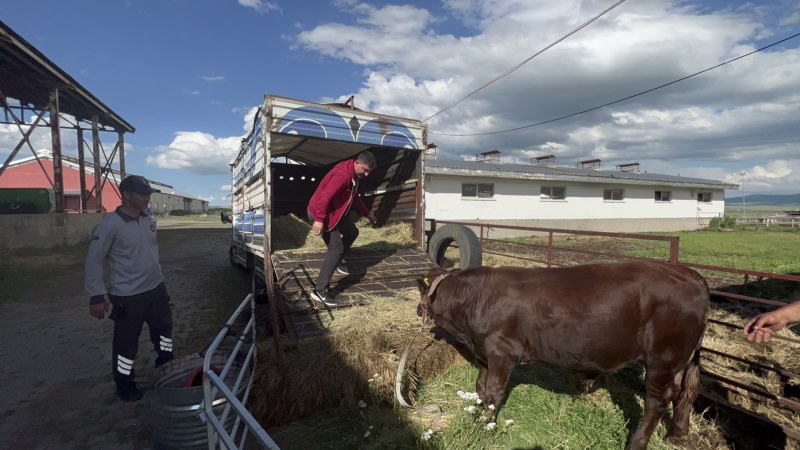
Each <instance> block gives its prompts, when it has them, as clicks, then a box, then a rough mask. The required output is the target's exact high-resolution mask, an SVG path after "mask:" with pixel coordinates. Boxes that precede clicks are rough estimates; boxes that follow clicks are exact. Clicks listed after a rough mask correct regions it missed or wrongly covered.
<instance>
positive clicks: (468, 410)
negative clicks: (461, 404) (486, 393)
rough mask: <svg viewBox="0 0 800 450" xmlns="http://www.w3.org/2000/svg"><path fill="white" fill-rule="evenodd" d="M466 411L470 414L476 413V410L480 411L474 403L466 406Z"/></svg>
mask: <svg viewBox="0 0 800 450" xmlns="http://www.w3.org/2000/svg"><path fill="white" fill-rule="evenodd" d="M464 411H466V412H468V413H470V414H475V413H476V412H478V408H476V407H475V406H474V405H469V406H467V407H466V408H464Z"/></svg>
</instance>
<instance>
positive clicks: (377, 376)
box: [372, 373, 381, 380]
mask: <svg viewBox="0 0 800 450" xmlns="http://www.w3.org/2000/svg"><path fill="white" fill-rule="evenodd" d="M380 377H381V376H380V375H378V374H377V373H376V374H375V375H373V376H372V378H374V379H376V380H377V379H378V378H380Z"/></svg>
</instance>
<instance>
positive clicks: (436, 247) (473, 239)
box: [428, 223, 483, 269]
mask: <svg viewBox="0 0 800 450" xmlns="http://www.w3.org/2000/svg"><path fill="white" fill-rule="evenodd" d="M453 242H455V243H456V244H458V252H459V255H460V258H459V260H458V266H459V268H461V269H466V268H469V267H480V266H481V265H482V264H483V263H482V260H483V255H482V253H481V242H480V240H479V239H478V236H476V235H475V232H474V231H472V230H470V229H469V228H467V227H465V226H464V225H456V224H452V223H449V224H447V225H444V226H442V227H440V228H437V229H436V231H435V232H434V233H433V236H431V239H430V241H428V254H429V255H431V258H433V261H434V262H435V263H436V264H437V265H439V266H442V263H443V262H444V253H445V251H447V247H448V246H449V245H450V244H452V243H453Z"/></svg>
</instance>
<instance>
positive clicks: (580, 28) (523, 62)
mask: <svg viewBox="0 0 800 450" xmlns="http://www.w3.org/2000/svg"><path fill="white" fill-rule="evenodd" d="M624 1H625V0H618V1H617V2H616V3H614V4H613V5H611V6H609V7H608V8H606V9H605V10H604V11H603V12H601V13H600V14H598V15H596V16H594V17H592V18H591V19H589V20H588V21H586V22H584V23H583V25H581V26H579V27H578V28H575V29H574V30H572V31H570V32H569V33H567V34H565V35H564V36H562V37H561V38H559V39H558V40H556V41H555V42H553V43H551V44H550V45H548V46H547V47H545V48H543V49H541V50H539V51H538V52H536V53H534V54H533V55H531V56H530V57H528V58H527V59H525V60H524V61H522V62H521V63H519V64H517V65H515V66H514V67H512V68H510V69H508V70H506V71H505V72H503V73H502V74H500V75H499V76H497V77H495V78H494V79H492V80H491V81H489V82H488V83H485V84H484V85H482V86H481V87H479V88H478V89H475V90H474V91H472V92H470V93H469V94H467V95H465V96H463V97H461V99H459V100H456V101H455V102H453V103H450V104H449V105H447V106H445V107H444V108H442V109H440V110H439V111H437V112H436V113H434V114H433V115H431V116H429V117H428V118H427V119H425V120H423V122H427V121H429V120H431V119H433V118H434V117H436V116H438V115H439V114H441V113H443V112H445V111H448V110H450V109H452V108H454V107H456V106H458V105H459V104H460V103H461V102H463V101H464V100H466V99H468V98H469V97H471V96H473V95H475V94H476V93H478V91H481V90H482V89H484V88H486V87H488V86H489V85H491V84H492V83H494V82H496V81H498V80H500V79H501V78H505V77H506V76H508V75H510V74H511V72H514V71H515V70H517V69H519V68H520V67H522V66H523V65H525V64H526V63H527V62H528V61H530V60H532V59H533V58H535V57H537V56H539V55H541V54H542V53H544V52H546V51H547V50H549V49H551V48H553V47H554V46H555V45H556V44H558V43H559V42H561V41H563V40H565V39H567V38H568V37H570V36H572V35H573V34H575V33H577V32H578V31H580V30H582V29H584V28H586V27H587V26H588V25H589V24H591V23H592V22H594V21H596V20H597V19H599V18H601V17H603V16H604V15H605V14H606V13H607V12H609V11H611V10H612V9H614V8H616V7H617V6H619V5H620V4H622V3H623V2H624Z"/></svg>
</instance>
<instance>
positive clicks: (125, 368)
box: [117, 355, 133, 376]
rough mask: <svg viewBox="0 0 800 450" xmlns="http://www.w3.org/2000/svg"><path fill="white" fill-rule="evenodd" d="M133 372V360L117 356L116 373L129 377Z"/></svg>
mask: <svg viewBox="0 0 800 450" xmlns="http://www.w3.org/2000/svg"><path fill="white" fill-rule="evenodd" d="M132 370H133V360H132V359H128V358H126V357H124V356H122V355H117V372H119V373H121V374H122V375H126V376H130V374H131V371H132Z"/></svg>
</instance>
